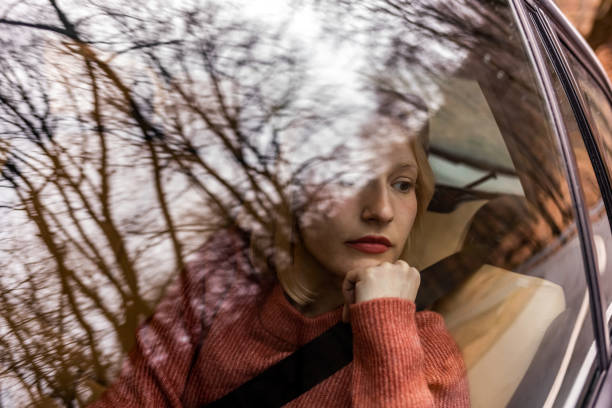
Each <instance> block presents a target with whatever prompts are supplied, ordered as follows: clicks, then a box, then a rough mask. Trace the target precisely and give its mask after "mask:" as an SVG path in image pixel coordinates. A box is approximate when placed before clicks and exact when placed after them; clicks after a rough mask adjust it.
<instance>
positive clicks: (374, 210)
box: [361, 180, 394, 224]
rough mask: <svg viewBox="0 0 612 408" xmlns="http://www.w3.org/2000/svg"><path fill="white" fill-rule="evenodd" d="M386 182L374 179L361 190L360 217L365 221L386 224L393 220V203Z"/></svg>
mask: <svg viewBox="0 0 612 408" xmlns="http://www.w3.org/2000/svg"><path fill="white" fill-rule="evenodd" d="M389 193H390V192H389V191H388V189H387V188H386V183H384V182H382V181H379V180H375V181H371V182H370V183H368V184H367V185H366V186H365V187H364V189H363V191H362V192H361V201H362V209H361V219H362V220H364V221H367V222H379V223H384V224H387V223H389V222H391V221H393V215H394V214H393V205H392V203H391V197H390V195H389Z"/></svg>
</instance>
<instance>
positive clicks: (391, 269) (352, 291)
mask: <svg viewBox="0 0 612 408" xmlns="http://www.w3.org/2000/svg"><path fill="white" fill-rule="evenodd" d="M420 284H421V275H420V274H419V271H418V270H417V269H416V268H413V267H412V266H410V265H408V264H407V263H406V262H405V261H402V260H398V261H396V262H394V263H389V262H383V263H382V264H380V265H377V266H372V267H369V268H366V269H354V270H352V271H350V272H349V273H347V274H346V276H345V277H344V282H343V283H342V294H343V295H344V310H343V311H342V320H343V321H344V322H348V321H349V305H351V304H353V303H359V302H365V301H368V300H372V299H378V298H386V297H397V298H401V299H407V300H411V301H413V302H414V300H415V299H416V295H417V292H418V290H419V285H420Z"/></svg>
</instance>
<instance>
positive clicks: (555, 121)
mask: <svg viewBox="0 0 612 408" xmlns="http://www.w3.org/2000/svg"><path fill="white" fill-rule="evenodd" d="M523 1H525V3H523ZM526 3H527V4H529V5H531V6H532V8H533V11H532V13H533V15H534V17H536V19H537V18H538V17H540V18H541V16H542V15H543V14H542V12H540V13H538V10H539V7H538V4H537V3H536V2H534V1H532V0H510V5H511V7H512V10H513V13H514V16H515V20H516V21H517V23H518V28H519V31H520V33H521V36H522V39H523V43H524V45H525V49H526V51H527V53H528V55H529V59H530V60H531V63H532V65H533V67H534V69H535V73H536V78H537V82H538V85H539V87H540V90H541V91H542V95H543V97H544V100H545V105H546V110H547V113H548V116H549V119H550V121H551V125H552V127H553V130H554V132H555V133H556V135H557V143H558V144H559V148H560V150H561V153H562V157H563V159H564V162H565V163H564V164H565V170H566V177H567V181H568V183H569V188H570V192H571V195H572V202H573V203H574V209H575V211H576V226H577V228H578V230H579V235H580V243H581V249H582V251H581V252H582V256H583V262H584V265H585V269H586V278H587V285H588V288H589V291H590V293H591V294H595V295H596V296H589V299H590V303H591V307H592V308H593V306H595V310H593V313H592V316H593V324H594V331H595V333H594V335H595V340H596V343H597V345H598V346H597V348H598V351H599V352H598V353H597V354H598V355H597V359H598V362H599V367H602V368H603V369H604V370H605V369H607V367H608V365H609V350H610V344H609V336H608V332H607V330H604V327H605V325H607V324H606V323H605V322H604V320H603V310H602V302H601V291H600V289H599V286H598V281H597V265H596V263H595V258H594V248H593V242H592V237H591V234H590V221H589V219H588V214H587V212H586V210H585V206H584V199H583V196H582V191H581V187H580V186H581V185H580V182H579V179H578V173H577V166H576V162H575V160H574V155H573V152H572V150H571V146H570V144H569V138H568V134H567V129H566V127H565V124H564V122H563V117H562V114H561V110H560V107H559V105H558V101H557V97H556V94H555V90H554V87H553V84H552V81H551V78H550V77H549V75H548V72H547V68H546V65H545V59H544V58H546V57H545V56H544V55H542V53H541V52H540V49H539V47H538V46H537V44H538V43H539V41H540V40H539V38H537V37H536V36H537V33H535V32H534V31H533V30H532V27H531V26H530V23H529V19H530V16H529V12H528V11H527V7H528V6H527V4H526ZM553 6H554V5H553ZM555 9H556V7H555ZM556 10H557V11H558V9H556ZM560 19H561V20H562V21H565V20H564V17H562V16H561V18H560ZM544 21H546V20H544ZM565 23H567V21H565ZM567 24H569V23H567ZM543 45H544V46H546V45H545V44H543ZM582 45H583V46H584V45H585V44H584V43H583V44H582ZM591 57H592V58H594V56H593V55H592V54H591ZM600 68H601V66H600ZM601 71H602V72H603V69H601ZM608 83H609V82H608ZM593 274H595V278H594V280H593ZM595 311H597V313H596V312H595ZM601 374H604V373H601ZM602 382H603V375H599V376H597V377H596V378H595V383H596V388H595V390H594V391H595V392H594V394H592V395H590V396H588V395H587V396H586V398H587V399H588V400H589V402H588V405H591V404H592V402H593V401H594V398H595V397H596V396H597V394H598V391H599V388H600V386H601V384H602Z"/></svg>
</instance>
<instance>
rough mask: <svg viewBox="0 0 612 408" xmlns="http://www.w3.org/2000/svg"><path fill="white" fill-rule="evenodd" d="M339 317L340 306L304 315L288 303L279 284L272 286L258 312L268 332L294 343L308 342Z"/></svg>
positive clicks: (340, 314)
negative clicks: (316, 314)
mask: <svg viewBox="0 0 612 408" xmlns="http://www.w3.org/2000/svg"><path fill="white" fill-rule="evenodd" d="M341 317H342V308H341V307H340V308H337V309H334V310H332V311H330V312H327V313H324V314H322V315H319V316H315V317H307V316H304V315H303V314H301V313H300V312H299V311H298V310H297V309H296V308H295V307H294V306H293V305H292V304H291V303H289V300H287V298H286V297H285V294H284V292H283V289H282V287H281V286H280V284H276V285H275V286H274V288H273V289H272V291H271V292H270V294H269V295H268V297H267V298H266V300H265V301H264V304H263V306H262V308H261V312H260V320H261V324H262V326H263V327H264V328H265V329H266V330H267V331H268V332H270V333H271V334H272V335H274V336H276V337H278V338H280V339H282V340H284V341H286V342H288V343H291V344H294V345H302V344H305V343H307V342H309V341H310V340H312V339H314V338H315V337H317V336H318V335H320V334H321V333H323V332H324V331H325V330H327V329H328V328H330V327H331V326H333V325H334V324H335V323H337V322H338V321H340V318H341Z"/></svg>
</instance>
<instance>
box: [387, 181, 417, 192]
mask: <svg viewBox="0 0 612 408" xmlns="http://www.w3.org/2000/svg"><path fill="white" fill-rule="evenodd" d="M391 186H392V187H393V188H394V189H395V190H397V191H399V192H400V193H408V192H410V190H412V187H413V184H412V182H411V181H406V180H400V181H396V182H395V183H393V184H392V185H391Z"/></svg>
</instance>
